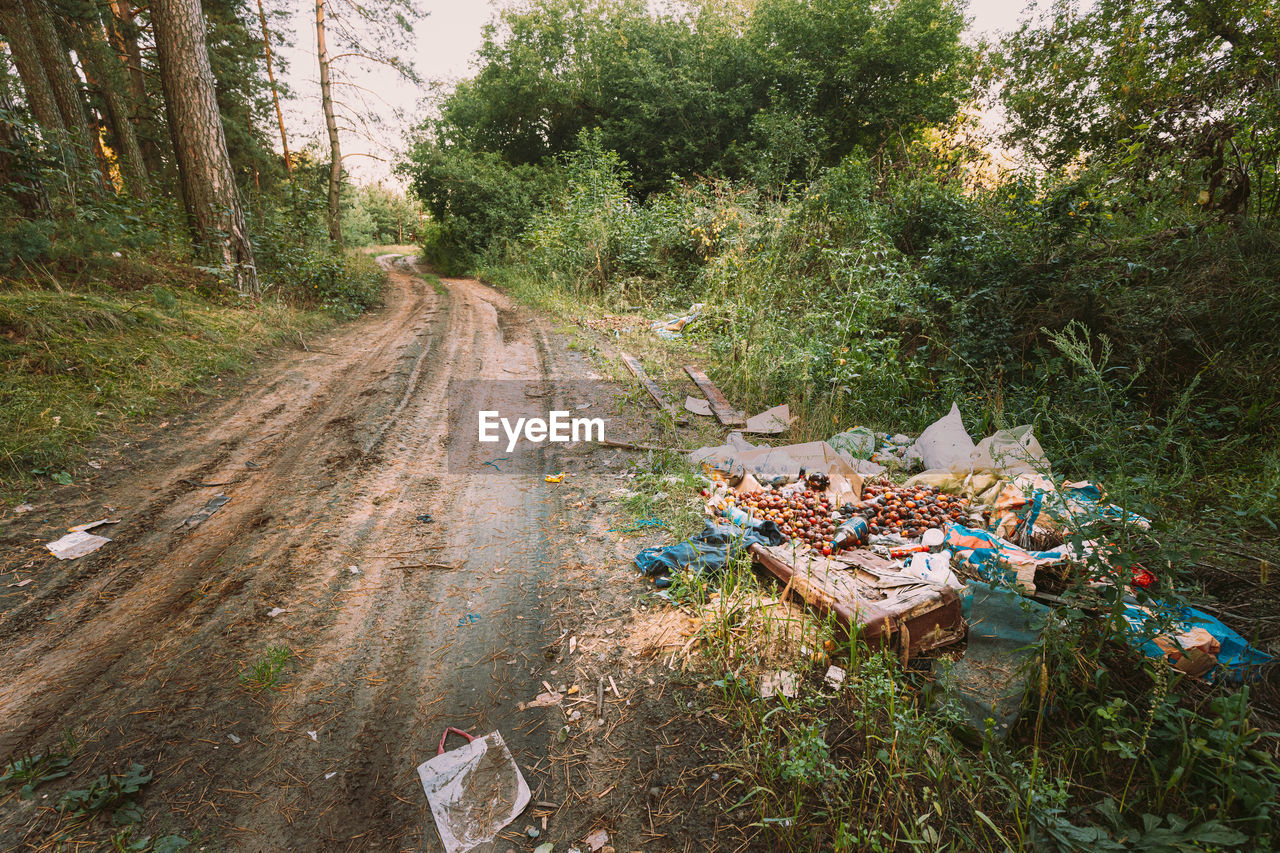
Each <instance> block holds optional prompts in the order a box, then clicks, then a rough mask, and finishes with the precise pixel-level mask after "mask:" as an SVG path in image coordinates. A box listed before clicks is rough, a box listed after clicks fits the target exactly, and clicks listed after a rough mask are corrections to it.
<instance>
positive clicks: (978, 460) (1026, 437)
mask: <svg viewBox="0 0 1280 853" xmlns="http://www.w3.org/2000/svg"><path fill="white" fill-rule="evenodd" d="M970 464H971V465H972V467H973V468H978V469H990V470H992V471H999V472H1000V473H1002V474H1006V475H1008V476H1013V475H1015V474H1046V475H1047V474H1049V473H1050V470H1049V459H1048V457H1047V456H1045V455H1044V449H1043V448H1042V447H1041V446H1040V442H1039V441H1037V440H1036V437H1035V435H1034V434H1033V433H1032V432H1031V426H1030V425H1023V426H1018V427H1014V428H1013V429H1002V430H1000V431H999V432H996V433H994V434H992V435H989V436H987V437H986V438H984V439H982V441H980V442H978V444H977V446H976V447H975V448H974V449H973V454H972V455H971V457H970Z"/></svg>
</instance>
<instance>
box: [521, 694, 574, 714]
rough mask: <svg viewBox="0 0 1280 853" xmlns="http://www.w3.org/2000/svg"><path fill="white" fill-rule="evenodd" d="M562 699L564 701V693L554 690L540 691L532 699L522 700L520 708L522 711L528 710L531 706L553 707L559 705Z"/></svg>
mask: <svg viewBox="0 0 1280 853" xmlns="http://www.w3.org/2000/svg"><path fill="white" fill-rule="evenodd" d="M562 701H564V694H563V693H557V692H556V691H554V690H552V691H548V692H546V693H539V694H538V695H537V696H535V697H533V700H532V701H529V702H521V703H520V705H519V709H520V710H521V711H527V710H528V709H530V708H551V707H554V706H556V705H559V704H560V703H561V702H562Z"/></svg>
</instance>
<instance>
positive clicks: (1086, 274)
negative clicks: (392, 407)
mask: <svg viewBox="0 0 1280 853" xmlns="http://www.w3.org/2000/svg"><path fill="white" fill-rule="evenodd" d="M1033 11H1034V10H1033ZM963 31H964V11H963V8H962V6H960V5H958V4H956V3H954V2H951V0H901V2H893V3H883V2H871V0H759V2H756V3H750V4H739V3H723V2H706V3H689V4H678V5H677V6H675V7H673V8H672V9H671V10H670V11H667V12H663V13H655V12H653V11H652V10H649V9H648V8H646V4H645V3H643V2H640V1H639V0H608V2H596V0H537V2H529V3H524V4H520V5H518V6H517V7H515V8H512V9H509V10H507V11H505V12H503V13H502V14H501V15H500V16H499V17H498V19H497V20H496V21H495V22H494V23H493V24H492V25H491V27H490V28H489V30H488V31H487V37H486V41H485V43H484V46H483V47H482V48H481V50H480V53H479V61H478V67H477V73H476V75H475V76H474V77H473V78H471V79H469V80H466V81H464V82H462V83H461V84H459V85H458V86H457V87H456V89H454V90H453V91H452V92H450V93H449V94H447V95H446V96H445V97H443V98H442V99H441V100H440V102H439V104H438V114H437V115H436V116H434V117H433V118H432V119H430V120H428V121H426V122H424V123H423V124H422V125H421V127H420V128H419V133H418V136H417V139H416V141H415V145H414V147H413V149H412V150H411V153H410V155H409V156H408V157H407V158H406V160H405V162H404V163H403V164H402V166H401V168H402V170H403V173H404V174H405V176H406V178H407V179H409V180H410V181H411V182H412V184H411V185H412V188H413V190H414V192H415V193H416V194H417V196H418V197H419V198H420V200H421V201H422V203H423V205H424V206H425V207H426V208H427V210H428V211H429V212H430V214H431V221H430V223H429V225H428V226H427V229H426V231H425V232H424V241H423V247H424V252H425V255H426V257H427V259H428V260H429V261H431V262H432V263H434V264H436V265H438V266H439V267H441V268H442V269H444V270H446V271H449V270H452V271H455V272H456V271H462V270H473V271H474V270H480V271H483V272H484V273H485V274H486V275H487V276H489V277H490V278H492V279H493V280H495V281H499V282H503V283H507V284H509V285H511V286H513V287H522V288H524V289H526V290H528V289H530V288H532V289H535V290H539V291H541V292H544V293H550V294H568V295H571V296H572V298H573V299H575V300H582V299H586V300H590V301H593V302H597V303H600V304H602V305H609V306H612V307H614V308H619V307H623V306H627V305H637V304H643V305H648V306H653V307H654V308H655V309H658V310H677V309H682V308H687V307H688V305H689V304H690V303H691V302H705V303H707V306H708V307H707V315H706V318H705V320H704V322H702V323H701V324H700V325H699V331H697V332H695V333H694V335H695V337H696V338H697V339H698V340H699V342H700V343H703V344H705V345H706V346H708V347H710V348H711V349H713V350H715V351H716V352H717V353H718V354H719V355H720V356H721V357H722V365H721V367H722V369H723V371H725V374H726V379H727V382H728V384H729V385H730V387H731V388H732V389H733V390H734V392H735V393H737V394H738V395H739V396H740V397H741V398H742V399H743V401H744V402H745V403H748V404H749V405H750V406H752V407H758V406H764V405H772V404H776V403H780V402H790V403H791V405H792V406H793V408H794V407H796V406H800V407H801V408H802V409H804V410H805V411H806V412H807V414H808V417H807V418H806V420H807V422H808V423H810V424H811V425H812V428H813V429H814V432H815V434H825V432H826V431H827V428H828V426H829V425H830V424H831V423H832V422H833V419H834V421H835V422H836V423H839V424H851V423H856V422H865V423H870V424H874V425H876V426H877V427H883V428H886V429H889V430H890V431H892V430H896V429H909V428H919V427H921V426H923V425H924V424H926V423H928V422H929V421H930V420H932V418H934V417H937V416H938V415H939V414H941V413H942V412H945V411H946V409H947V408H948V406H949V405H950V401H951V400H953V399H954V400H959V401H961V403H962V409H963V410H964V411H965V412H966V415H967V416H968V417H971V418H973V419H974V420H975V421H976V422H975V423H972V424H971V425H970V428H971V430H973V431H974V433H975V434H978V433H984V434H985V433H986V432H987V431H989V430H990V429H991V428H993V427H995V426H1003V425H1009V424H1018V423H1033V424H1036V425H1037V426H1038V427H1039V429H1040V430H1041V431H1042V432H1053V433H1054V434H1055V435H1056V437H1057V439H1058V440H1059V442H1060V443H1059V453H1060V455H1061V456H1062V457H1063V458H1069V459H1072V460H1075V465H1074V466H1073V467H1075V468H1077V469H1078V471H1079V473H1080V474H1081V475H1082V476H1086V475H1087V476H1093V477H1110V476H1115V475H1124V473H1125V471H1113V470H1112V469H1113V468H1115V467H1116V465H1121V466H1124V467H1125V469H1126V470H1127V469H1132V473H1133V478H1134V479H1135V481H1143V482H1145V484H1146V485H1145V486H1144V488H1143V489H1142V490H1141V495H1140V497H1141V499H1142V500H1143V501H1144V502H1145V507H1144V508H1145V509H1148V510H1150V511H1152V512H1154V511H1155V510H1156V508H1157V506H1158V507H1159V508H1161V509H1163V510H1164V511H1166V512H1173V513H1175V514H1177V515H1180V516H1182V517H1183V518H1185V519H1187V521H1188V522H1191V521H1192V520H1195V521H1196V523H1199V522H1200V521H1201V520H1203V519H1205V518H1208V519H1210V520H1211V523H1213V524H1217V523H1219V522H1227V523H1228V526H1231V527H1233V528H1234V527H1242V528H1244V529H1248V530H1250V531H1252V532H1253V533H1255V534H1257V535H1260V536H1263V537H1266V538H1267V539H1269V540H1271V541H1274V540H1275V538H1276V532H1277V529H1276V523H1277V520H1280V498H1278V497H1277V495H1280V449H1278V447H1277V441H1276V439H1277V431H1276V425H1277V423H1278V422H1280V419H1278V418H1277V415H1280V372H1278V371H1280V367H1278V366H1277V360H1276V359H1275V357H1274V355H1275V353H1276V352H1277V351H1280V331H1278V330H1277V326H1276V324H1275V323H1274V322H1272V319H1271V318H1273V317H1274V316H1275V315H1276V311H1277V309H1280V287H1277V282H1278V281H1280V253H1278V252H1277V248H1278V247H1280V242H1278V241H1280V232H1278V231H1277V223H1278V221H1280V177H1278V170H1280V88H1278V87H1280V21H1277V16H1276V15H1275V12H1274V9H1273V8H1270V7H1269V4H1266V3H1262V2H1221V1H1220V0H1193V2H1184V0H1150V1H1149V2H1143V3H1128V2H1106V0H1104V2H1099V3H1096V4H1093V5H1092V6H1090V7H1084V6H1081V5H1080V4H1078V3H1072V2H1063V3H1057V4H1053V5H1050V6H1046V7H1043V8H1041V9H1040V10H1039V11H1038V12H1035V13H1034V14H1033V15H1032V16H1031V17H1030V18H1029V19H1028V21H1027V22H1026V23H1025V25H1024V26H1023V27H1022V28H1021V29H1019V30H1018V31H1016V32H1014V33H1012V34H1011V35H1009V36H1008V37H1007V38H1006V39H1004V40H1003V41H1002V42H1000V43H992V44H975V43H971V42H970V41H968V40H966V39H965V38H964V37H963ZM997 108H998V109H999V110H1000V111H1001V112H1000V114H1002V115H1003V117H1004V121H1003V124H1002V130H1001V131H1000V133H999V136H998V138H993V134H992V133H990V132H987V131H984V129H983V127H982V124H981V122H980V121H979V119H980V117H981V115H982V110H984V109H986V110H992V109H997ZM997 150H1003V151H1005V152H1007V153H1008V154H1009V155H1010V156H1012V157H1015V158H1016V162H1017V163H1019V164H1020V165H1019V166H1017V167H1016V168H1015V167H1011V166H1010V165H1008V163H1007V162H1004V163H1002V162H1000V161H999V159H998V158H997V157H996V156H995V155H993V153H992V152H993V151H997ZM1073 354H1074V355H1073ZM1081 356H1083V357H1085V358H1086V359H1087V361H1088V362H1089V366H1087V367H1082V366H1081V365H1080V364H1079V363H1078V361H1079V358H1080V357H1081ZM1095 373H1097V374H1098V375H1099V376H1100V377H1101V378H1102V380H1103V385H1102V386H1099V385H1098V384H1097V383H1095V382H1093V381H1092V377H1093V376H1094V374H1095ZM1103 401H1106V405H1107V406H1108V407H1114V411H1113V410H1111V408H1108V410H1107V411H1106V412H1105V414H1104V413H1103V412H1101V411H1100V409H1099V408H1098V407H1099V405H1101V404H1102V403H1103ZM886 412H891V413H893V414H892V417H891V418H886V417H885V414H884V413H886ZM1117 443H1118V446H1117ZM1120 448H1123V451H1121V449H1120Z"/></svg>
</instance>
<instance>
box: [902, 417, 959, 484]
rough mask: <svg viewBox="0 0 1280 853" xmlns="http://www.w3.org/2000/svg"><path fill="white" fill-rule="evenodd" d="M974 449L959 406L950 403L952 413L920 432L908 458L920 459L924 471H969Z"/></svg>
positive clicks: (908, 452)
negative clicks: (926, 469) (925, 469)
mask: <svg viewBox="0 0 1280 853" xmlns="http://www.w3.org/2000/svg"><path fill="white" fill-rule="evenodd" d="M974 450H975V445H974V443H973V439H972V438H970V437H969V433H968V432H967V431H966V430H965V428H964V421H963V420H961V418H960V406H959V405H957V404H956V403H952V404H951V411H950V412H948V413H947V414H946V416H945V417H942V418H939V419H938V420H936V421H934V422H933V423H931V424H929V426H928V427H927V428H926V429H925V431H924V432H922V433H920V437H919V438H917V439H916V441H915V444H913V445H911V447H909V448H908V449H907V455H906V459H907V461H908V462H911V461H912V460H914V459H919V460H920V461H921V462H923V463H924V467H925V468H929V469H943V470H947V471H968V470H969V469H970V468H971V467H972V462H971V457H972V456H973V452H974Z"/></svg>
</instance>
